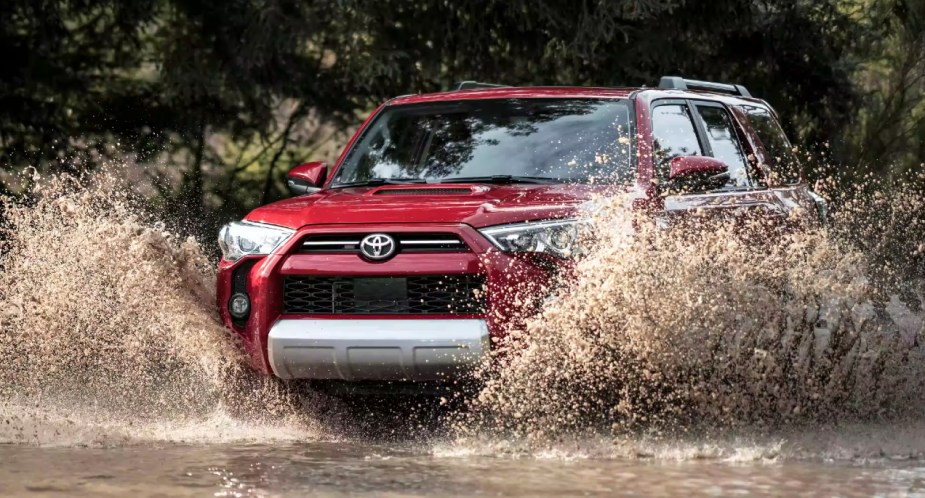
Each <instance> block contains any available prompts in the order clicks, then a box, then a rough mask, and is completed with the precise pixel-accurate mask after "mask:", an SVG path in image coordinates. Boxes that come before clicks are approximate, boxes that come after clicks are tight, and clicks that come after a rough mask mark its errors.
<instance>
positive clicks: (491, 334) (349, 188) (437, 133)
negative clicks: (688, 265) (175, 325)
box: [217, 77, 823, 381]
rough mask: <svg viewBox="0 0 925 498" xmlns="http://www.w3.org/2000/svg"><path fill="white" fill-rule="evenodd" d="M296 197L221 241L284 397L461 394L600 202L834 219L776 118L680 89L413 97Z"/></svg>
mask: <svg viewBox="0 0 925 498" xmlns="http://www.w3.org/2000/svg"><path fill="white" fill-rule="evenodd" d="M288 185H289V188H290V190H291V191H292V192H293V193H294V194H295V196H294V197H292V198H289V199H285V200H281V201H278V202H274V203H272V204H268V205H266V206H262V207H259V208H257V209H255V210H253V211H252V212H251V213H250V214H248V215H247V216H246V217H245V219H244V220H243V221H240V222H234V223H230V224H228V225H226V226H225V227H224V228H222V230H221V233H220V235H219V243H220V245H221V248H222V253H223V258H222V260H221V262H220V263H219V272H218V293H217V295H218V306H219V308H220V312H221V316H222V318H223V320H224V323H225V325H226V326H227V327H229V328H230V329H231V330H233V331H234V332H235V333H236V334H238V335H239V336H240V337H241V338H242V339H243V344H244V347H245V350H246V353H247V357H248V360H249V363H250V364H251V365H252V366H253V368H255V369H256V370H258V371H260V372H262V373H265V374H273V375H276V376H277V377H280V378H283V379H333V380H342V381H401V380H409V381H428V380H436V379H446V378H453V377H455V376H459V375H461V374H462V373H461V370H464V369H466V368H468V367H471V366H473V365H476V364H478V363H479V362H480V361H481V360H482V359H483V358H485V357H486V356H487V355H488V353H489V351H490V349H491V348H492V347H493V344H495V342H496V341H494V340H493V339H497V338H499V337H501V336H503V335H504V333H505V330H506V328H507V327H508V326H509V325H510V324H511V322H512V321H516V320H519V319H520V317H522V316H523V315H524V314H525V313H531V312H532V311H534V310H535V306H536V303H535V302H532V301H530V300H523V299H520V298H518V297H517V291H519V290H523V289H533V288H542V287H543V286H544V285H546V284H547V283H549V282H550V280H551V279H552V278H553V276H554V275H555V271H556V268H557V267H559V266H561V265H563V264H566V263H567V262H568V260H569V258H571V257H572V255H573V252H574V251H573V249H574V247H573V246H574V245H575V244H576V240H577V238H578V237H577V232H576V216H577V213H578V209H579V206H580V205H581V204H582V203H584V202H585V201H587V200H588V199H589V198H591V196H592V195H594V194H596V193H597V194H600V193H604V194H607V193H624V194H628V195H630V196H631V197H633V198H635V199H636V200H637V201H638V202H636V201H634V206H637V207H639V206H646V207H645V210H646V212H651V211H652V208H653V206H654V207H655V211H657V212H659V213H662V214H664V215H670V214H671V213H683V212H684V211H687V210H691V209H694V208H697V209H720V210H723V209H736V210H742V209H745V210H747V209H751V208H761V209H762V210H764V211H765V212H767V213H770V215H779V216H790V215H791V214H793V213H794V212H796V211H799V212H803V213H818V212H819V211H820V210H821V209H822V207H823V206H822V205H821V200H820V199H819V198H818V197H817V196H815V194H813V193H812V192H811V191H810V190H809V189H808V188H807V186H806V185H805V184H804V183H802V182H801V178H800V175H799V164H798V162H797V157H796V155H795V153H794V152H793V150H792V148H791V145H790V143H789V142H788V140H787V137H786V136H785V135H784V132H783V131H782V129H781V126H780V124H779V122H778V118H777V115H776V113H775V111H774V110H773V109H772V108H771V107H770V106H769V105H768V104H767V102H765V101H763V100H760V99H756V98H753V97H751V96H750V95H749V93H748V91H747V90H746V89H745V88H744V87H742V86H740V85H729V84H721V83H712V82H705V81H694V80H687V79H683V78H679V77H665V78H662V80H661V83H660V84H659V86H658V87H657V88H576V87H530V88H517V87H501V86H496V85H486V84H479V83H473V82H466V83H463V84H461V85H460V88H459V89H457V90H454V91H449V92H442V93H433V94H424V95H412V96H403V97H398V98H395V99H392V100H390V101H388V102H386V103H385V104H383V105H382V106H381V107H379V108H378V109H377V110H376V111H375V112H373V113H372V115H371V116H370V117H369V118H368V119H367V120H366V122H365V123H364V124H363V126H362V127H361V128H360V129H359V130H358V131H357V133H356V134H355V136H354V137H353V138H352V139H351V141H350V142H349V143H348V144H347V146H346V148H345V149H344V151H343V153H342V154H341V156H340V158H339V159H338V160H337V163H336V164H334V166H333V168H329V167H328V165H327V164H325V163H321V162H311V163H307V164H303V165H300V166H298V167H296V168H294V169H292V170H291V171H290V172H289V175H288ZM673 185H684V186H685V189H679V190H676V189H672V188H671V187H672V186H673ZM799 208H803V209H799Z"/></svg>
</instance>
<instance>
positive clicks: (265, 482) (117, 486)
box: [0, 441, 925, 496]
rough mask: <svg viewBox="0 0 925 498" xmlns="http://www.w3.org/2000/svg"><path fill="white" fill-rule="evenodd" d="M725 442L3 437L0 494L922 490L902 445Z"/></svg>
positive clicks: (917, 468) (920, 472)
mask: <svg viewBox="0 0 925 498" xmlns="http://www.w3.org/2000/svg"><path fill="white" fill-rule="evenodd" d="M729 449H730V452H729V453H730V454H729V455H725V456H724V455H716V454H715V451H716V450H712V451H713V452H714V454H711V450H709V449H706V450H702V451H701V452H700V454H698V453H697V452H695V451H692V450H691V449H690V448H687V449H679V450H678V452H679V454H678V455H677V456H678V459H659V458H652V457H635V458H605V457H591V458H589V457H575V456H568V455H565V454H562V455H555V454H548V455H534V456H531V457H522V458H511V457H496V456H480V455H471V454H470V455H466V454H463V453H460V452H454V451H449V450H446V449H441V450H434V449H432V448H427V447H414V446H405V445H402V444H394V443H393V444H369V443H368V442H361V441H315V442H278V443H272V444H268V443H250V444H240V443H239V444H228V443H217V444H193V445H186V444H177V443H170V444H141V445H128V446H120V447H110V448H73V447H49V448H37V447H32V446H3V447H0V462H2V465H0V495H3V496H126V495H132V496H306V495H312V496H729V495H747V496H925V462H923V461H921V460H918V459H914V458H913V459H910V458H909V455H908V454H901V455H893V456H881V455H876V456H873V457H868V458H855V459H846V460H834V461H833V460H828V459H824V458H812V459H808V460H787V459H782V458H781V457H779V456H778V457H775V456H773V453H774V451H773V450H770V449H768V450H767V452H766V453H765V454H762V453H763V452H762V451H757V450H756V449H755V448H753V447H746V448H738V449H733V448H729ZM869 449H870V448H868V450H869ZM682 453H686V455H684V457H682V455H681V454H682ZM720 453H722V452H720ZM685 457H686V458H685Z"/></svg>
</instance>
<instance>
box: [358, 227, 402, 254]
mask: <svg viewBox="0 0 925 498" xmlns="http://www.w3.org/2000/svg"><path fill="white" fill-rule="evenodd" d="M397 248H398V247H397V245H396V244H395V239H394V238H392V236H391V235H386V234H384V233H373V234H370V235H367V236H366V237H363V240H361V241H360V253H362V254H363V256H364V257H365V258H367V259H372V260H375V261H381V260H383V259H388V258H391V257H392V255H393V254H395V249H397Z"/></svg>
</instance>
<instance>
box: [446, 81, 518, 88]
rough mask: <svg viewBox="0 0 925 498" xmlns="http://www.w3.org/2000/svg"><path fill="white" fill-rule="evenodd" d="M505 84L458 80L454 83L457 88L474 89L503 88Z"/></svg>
mask: <svg viewBox="0 0 925 498" xmlns="http://www.w3.org/2000/svg"><path fill="white" fill-rule="evenodd" d="M506 86H507V85H498V84H495V83H479V82H478V81H460V82H459V83H458V84H457V85H456V89H457V90H475V89H477V88H504V87H506Z"/></svg>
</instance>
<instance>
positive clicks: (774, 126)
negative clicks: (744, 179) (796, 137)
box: [742, 107, 800, 183]
mask: <svg viewBox="0 0 925 498" xmlns="http://www.w3.org/2000/svg"><path fill="white" fill-rule="evenodd" d="M742 109H743V110H744V111H745V113H746V115H747V116H748V122H749V124H751V126H752V128H753V129H754V130H755V133H757V134H758V138H759V139H761V143H762V145H764V150H765V151H767V153H768V155H769V156H770V157H769V158H768V161H769V162H770V163H771V164H768V166H769V167H770V168H771V175H772V176H773V175H777V177H778V178H779V179H780V181H781V182H782V183H797V182H799V181H800V161H799V159H797V155H796V153H794V152H793V146H792V145H790V141H789V140H787V135H786V134H785V133H784V130H783V128H781V126H780V123H778V122H777V119H775V118H774V116H772V115H771V113H770V112H768V111H767V109H762V108H760V107H743V108H742Z"/></svg>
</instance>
